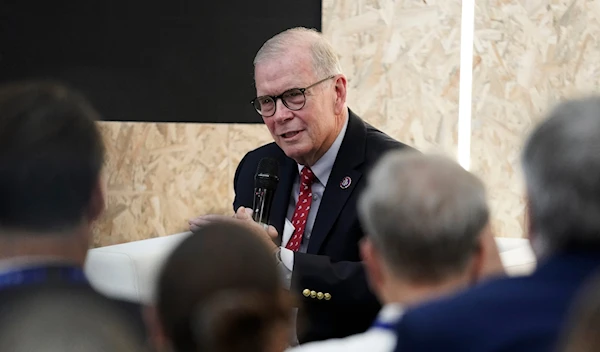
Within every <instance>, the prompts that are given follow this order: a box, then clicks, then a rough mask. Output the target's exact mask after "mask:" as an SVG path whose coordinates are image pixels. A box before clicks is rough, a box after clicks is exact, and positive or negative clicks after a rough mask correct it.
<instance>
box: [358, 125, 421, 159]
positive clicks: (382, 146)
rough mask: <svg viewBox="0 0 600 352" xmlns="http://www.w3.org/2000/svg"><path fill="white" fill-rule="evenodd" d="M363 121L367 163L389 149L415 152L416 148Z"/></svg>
mask: <svg viewBox="0 0 600 352" xmlns="http://www.w3.org/2000/svg"><path fill="white" fill-rule="evenodd" d="M363 123H364V125H365V161H366V162H368V163H369V164H373V163H375V162H376V161H377V160H379V158H381V157H382V156H383V155H384V154H385V153H386V152H388V151H391V150H397V149H402V150H405V151H407V152H417V150H416V149H414V148H412V147H410V146H409V145H407V144H404V143H402V142H400V141H398V140H396V139H394V138H392V137H390V136H389V135H387V134H385V133H384V132H382V131H380V130H378V129H377V128H375V127H373V126H372V125H370V124H369V123H367V122H364V121H363Z"/></svg>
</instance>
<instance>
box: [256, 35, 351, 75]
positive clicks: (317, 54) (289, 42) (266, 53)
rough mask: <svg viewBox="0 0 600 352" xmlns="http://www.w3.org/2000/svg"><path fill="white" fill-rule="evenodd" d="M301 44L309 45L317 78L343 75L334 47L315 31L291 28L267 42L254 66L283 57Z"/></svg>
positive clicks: (258, 54) (257, 56)
mask: <svg viewBox="0 0 600 352" xmlns="http://www.w3.org/2000/svg"><path fill="white" fill-rule="evenodd" d="M299 44H305V45H309V48H310V53H311V56H312V64H313V70H314V73H315V76H317V77H318V78H325V77H327V76H330V75H337V74H340V73H342V65H341V64H340V60H339V58H338V55H337V54H336V52H335V50H334V49H333V46H331V44H330V43H329V41H327V39H325V37H323V35H322V34H321V33H319V32H317V31H316V30H315V29H308V28H304V27H296V28H291V29H288V30H286V31H283V32H281V33H279V34H277V35H275V36H274V37H272V38H271V39H269V40H267V41H266V42H265V43H264V44H263V46H262V47H261V48H260V50H258V53H256V57H255V58H254V66H256V65H257V64H258V63H260V62H264V61H269V60H272V59H273V58H277V57H281V56H282V55H284V54H285V53H287V52H288V50H289V49H290V48H294V47H298V45H299Z"/></svg>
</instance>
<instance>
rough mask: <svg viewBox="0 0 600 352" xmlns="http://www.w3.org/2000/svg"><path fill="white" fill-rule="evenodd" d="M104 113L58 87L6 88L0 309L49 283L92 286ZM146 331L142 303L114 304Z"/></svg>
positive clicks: (1, 115)
mask: <svg viewBox="0 0 600 352" xmlns="http://www.w3.org/2000/svg"><path fill="white" fill-rule="evenodd" d="M97 119H98V113H97V112H96V111H94V109H93V108H92V107H91V106H90V104H89V103H88V102H87V101H86V99H85V98H83V97H82V96H80V95H79V94H78V93H76V92H74V91H72V90H70V89H68V88H66V87H64V86H61V85H59V84H55V83H48V82H19V83H12V84H7V85H4V86H2V87H0V309H1V308H2V306H3V305H5V304H6V301H7V300H6V299H7V298H8V297H10V296H11V295H19V294H21V293H22V292H23V291H26V290H28V289H30V288H34V287H39V286H44V285H65V286H70V287H72V288H73V289H81V290H89V291H92V290H93V289H92V287H91V286H90V284H89V283H88V281H87V280H86V277H85V275H84V273H83V265H84V262H85V258H86V254H87V251H88V247H89V245H90V240H91V236H92V234H91V224H92V222H93V221H94V220H95V219H96V218H97V217H98V216H99V215H100V213H101V212H102V210H103V209H104V197H103V196H104V194H103V191H102V187H101V184H102V183H101V177H100V173H101V168H102V165H103V162H104V146H103V143H102V138H101V136H100V133H99V131H98V128H97V126H96V122H95V120H97ZM113 304H115V305H118V306H119V308H120V309H122V310H124V311H126V312H127V314H128V317H129V318H130V319H131V322H132V324H136V326H137V327H138V331H139V333H140V334H143V333H144V331H145V329H144V326H143V320H142V315H141V312H140V309H139V306H138V305H137V304H134V303H130V302H123V301H117V300H114V301H113Z"/></svg>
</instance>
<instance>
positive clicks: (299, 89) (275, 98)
mask: <svg viewBox="0 0 600 352" xmlns="http://www.w3.org/2000/svg"><path fill="white" fill-rule="evenodd" d="M335 76H337V75H331V76H328V77H326V78H323V79H322V80H320V81H318V82H316V83H313V84H311V85H310V86H308V87H305V88H291V89H288V90H286V91H285V92H283V93H281V94H279V95H277V96H274V95H261V96H260V97H256V98H254V99H252V100H251V101H250V104H252V106H253V107H254V110H256V112H258V113H259V115H261V116H263V117H271V116H273V115H275V112H277V100H278V99H281V102H283V105H285V107H286V108H288V109H290V110H292V111H298V110H300V109H302V108H303V107H304V105H306V94H305V92H306V91H307V90H308V89H310V88H312V87H314V86H316V85H318V84H321V83H323V82H325V81H327V80H330V79H332V78H334V77H335ZM292 91H299V92H300V93H302V97H303V98H304V102H303V103H302V106H300V107H299V108H297V109H292V108H291V107H289V106H288V104H287V103H286V102H285V99H283V96H284V95H286V94H288V93H290V92H292ZM263 98H271V100H273V104H275V105H274V106H275V107H274V108H273V113H272V114H271V115H264V114H263V113H261V112H260V110H259V109H258V108H257V107H256V104H257V102H258V99H263Z"/></svg>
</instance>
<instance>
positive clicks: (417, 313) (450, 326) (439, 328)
mask: <svg viewBox="0 0 600 352" xmlns="http://www.w3.org/2000/svg"><path fill="white" fill-rule="evenodd" d="M599 267H600V250H596V251H594V250H592V251H589V250H588V251H582V250H571V251H565V252H562V253H559V254H556V255H554V256H552V257H550V258H548V259H547V260H545V261H543V262H540V263H539V265H538V269H537V270H535V271H534V273H532V274H531V275H530V276H524V277H514V278H502V279H498V280H494V281H490V282H488V283H484V284H482V285H481V286H479V287H476V288H473V289H471V290H469V291H466V292H464V293H462V294H459V295H456V296H454V297H450V298H446V299H442V300H439V301H435V302H432V303H428V304H425V305H423V306H421V307H418V308H415V309H414V310H412V311H409V312H408V313H407V314H406V315H404V317H403V318H402V320H401V321H400V323H399V325H398V329H397V333H398V345H397V347H396V351H402V352H408V351H446V352H448V351H460V352H469V351H473V352H475V351H477V352H491V351H494V352H498V351H527V352H536V351H554V348H555V344H556V343H557V340H558V338H559V336H560V334H561V332H562V331H563V329H564V326H563V325H564V324H565V322H566V319H567V317H568V314H569V309H570V306H571V304H572V303H573V300H574V299H575V298H576V296H577V294H578V293H579V291H580V289H581V288H582V286H583V285H584V284H585V283H586V281H587V279H588V278H589V277H590V276H591V275H593V274H594V272H595V271H596V270H597V269H598V268H599Z"/></svg>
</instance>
